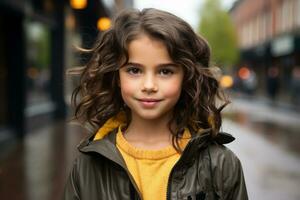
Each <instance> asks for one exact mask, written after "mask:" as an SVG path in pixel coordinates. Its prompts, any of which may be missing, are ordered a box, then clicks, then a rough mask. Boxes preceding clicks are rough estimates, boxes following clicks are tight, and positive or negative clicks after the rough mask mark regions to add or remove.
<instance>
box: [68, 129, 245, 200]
mask: <svg viewBox="0 0 300 200" xmlns="http://www.w3.org/2000/svg"><path fill="white" fill-rule="evenodd" d="M116 132H117V129H114V130H113V131H111V132H110V133H109V134H107V135H105V136H104V137H103V138H102V139H100V140H94V137H95V136H94V135H92V136H90V137H88V138H87V139H85V140H83V141H82V142H81V143H80V145H79V146H78V148H79V151H80V155H79V156H78V157H77V159H76V160H75V162H74V165H73V169H72V171H71V173H70V175H69V178H68V181H67V183H66V186H65V194H64V199H65V200H75V199H76V200H78V199H80V200H100V199H103V200H135V199H142V198H141V194H140V192H139V190H138V187H137V185H136V183H135V182H134V179H133V177H132V176H131V174H130V173H129V171H128V169H127V167H126V164H125V162H124V160H123V158H122V155H121V154H120V152H119V151H118V149H117V147H116ZM233 140H234V138H233V137H232V136H231V135H229V134H227V133H219V134H218V135H217V137H215V138H212V137H211V136H210V133H209V131H208V132H207V133H201V134H192V139H191V140H190V141H189V143H188V144H187V146H186V148H185V149H184V151H183V153H182V156H181V157H180V159H179V160H178V162H177V163H176V164H175V166H174V167H173V168H172V170H171V173H170V176H169V180H168V186H167V194H166V199H167V200H217V199H218V200H247V199H248V196H247V190H246V186H245V181H244V175H243V171H242V166H241V163H240V161H239V159H238V158H237V157H236V155H235V154H234V153H233V152H232V151H230V150H229V149H228V148H227V147H225V146H224V145H223V144H226V143H229V142H231V141H233Z"/></svg>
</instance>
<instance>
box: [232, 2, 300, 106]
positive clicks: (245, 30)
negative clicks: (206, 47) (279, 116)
mask: <svg viewBox="0 0 300 200" xmlns="http://www.w3.org/2000/svg"><path fill="white" fill-rule="evenodd" d="M230 14H231V16H232V19H233V21H234V24H235V27H236V30H237V33H238V37H239V47H240V50H241V57H242V59H241V63H240V66H242V65H244V66H245V65H246V66H249V67H250V68H252V69H253V70H254V71H255V72H256V73H257V75H258V81H259V90H258V91H259V92H261V93H265V92H266V90H267V72H268V69H269V68H271V67H272V66H275V67H277V68H278V69H279V79H280V90H279V91H280V92H279V94H280V95H279V96H280V98H282V99H283V100H287V101H288V100H289V99H290V96H291V92H292V91H291V76H292V71H293V69H294V68H295V66H297V65H300V0H237V1H236V2H235V4H234V5H233V7H232V8H231V9H230Z"/></svg>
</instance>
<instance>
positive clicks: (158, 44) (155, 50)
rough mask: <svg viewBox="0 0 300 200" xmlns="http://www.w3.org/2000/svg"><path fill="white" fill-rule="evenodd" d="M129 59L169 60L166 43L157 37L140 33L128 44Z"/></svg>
mask: <svg viewBox="0 0 300 200" xmlns="http://www.w3.org/2000/svg"><path fill="white" fill-rule="evenodd" d="M128 56H129V60H130V61H132V60H134V61H138V60H149V59H150V60H153V61H154V60H156V61H163V62H170V61H172V59H171V58H170V55H169V52H168V50H167V47H166V45H165V44H164V43H163V42H162V41H161V40H158V39H155V38H153V37H150V36H148V35H146V34H141V35H139V36H138V37H136V38H135V39H134V40H132V41H131V42H129V44H128Z"/></svg>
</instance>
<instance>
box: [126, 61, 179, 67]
mask: <svg viewBox="0 0 300 200" xmlns="http://www.w3.org/2000/svg"><path fill="white" fill-rule="evenodd" d="M126 65H134V66H138V67H144V65H142V64H140V63H135V62H128V63H126V64H125V65H124V66H126ZM167 66H172V67H179V65H178V64H176V63H173V62H170V63H162V64H159V65H157V67H167Z"/></svg>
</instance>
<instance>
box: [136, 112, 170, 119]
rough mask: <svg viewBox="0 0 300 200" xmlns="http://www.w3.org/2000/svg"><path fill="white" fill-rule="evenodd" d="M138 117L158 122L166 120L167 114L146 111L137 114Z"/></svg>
mask: <svg viewBox="0 0 300 200" xmlns="http://www.w3.org/2000/svg"><path fill="white" fill-rule="evenodd" d="M136 115H137V116H138V117H139V118H141V119H145V120H158V119H161V118H164V117H165V116H166V115H167V113H157V112H151V111H148V112H147V111H144V112H142V113H136Z"/></svg>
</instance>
